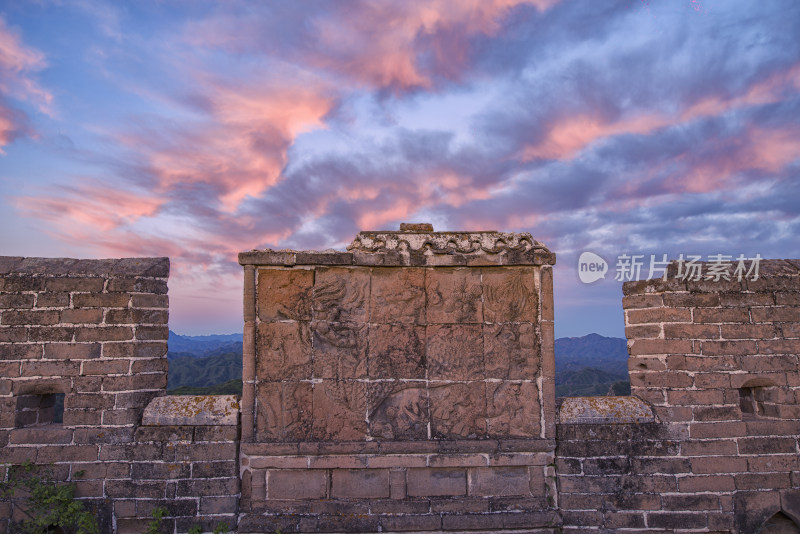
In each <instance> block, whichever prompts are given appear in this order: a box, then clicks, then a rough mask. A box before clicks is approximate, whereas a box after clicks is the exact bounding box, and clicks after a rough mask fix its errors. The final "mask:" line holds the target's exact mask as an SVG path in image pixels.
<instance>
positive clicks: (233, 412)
mask: <svg viewBox="0 0 800 534" xmlns="http://www.w3.org/2000/svg"><path fill="white" fill-rule="evenodd" d="M238 421H239V397H238V396H237V395H169V396H166V397H156V398H155V399H153V400H151V401H150V404H148V405H147V407H146V408H145V409H144V414H143V415H142V424H143V425H236V424H238Z"/></svg>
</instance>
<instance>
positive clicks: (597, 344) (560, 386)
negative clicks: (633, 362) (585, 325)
mask: <svg viewBox="0 0 800 534" xmlns="http://www.w3.org/2000/svg"><path fill="white" fill-rule="evenodd" d="M627 347H628V344H627V341H626V340H625V339H621V338H614V337H605V336H601V335H599V334H588V335H585V336H582V337H562V338H558V339H556V341H555V357H556V377H555V378H556V396H557V397H583V396H596V395H608V394H613V395H629V394H630V379H629V377H628V348H627Z"/></svg>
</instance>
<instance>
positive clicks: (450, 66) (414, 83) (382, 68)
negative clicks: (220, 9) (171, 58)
mask: <svg viewBox="0 0 800 534" xmlns="http://www.w3.org/2000/svg"><path fill="white" fill-rule="evenodd" d="M559 1H560V0H463V1H459V2H453V1H451V0H428V1H413V0H409V1H405V2H366V1H351V2H341V3H335V4H331V6H330V10H329V11H327V12H325V13H324V14H318V15H316V16H307V15H305V14H304V15H302V16H301V17H300V20H301V21H302V24H303V27H298V28H297V29H296V32H297V33H302V32H304V31H307V32H308V34H307V35H305V36H304V37H303V41H304V43H305V44H306V45H307V46H302V45H298V46H292V47H288V46H287V47H286V48H285V49H284V50H283V52H284V53H285V55H286V57H288V58H291V60H292V61H296V62H298V63H300V64H303V65H306V66H309V67H312V68H318V69H320V68H321V69H325V70H327V71H329V72H332V73H335V74H338V75H341V76H344V77H345V78H346V79H347V80H351V81H352V82H354V83H355V84H356V85H361V86H366V87H369V88H379V89H391V90H394V91H395V92H405V91H409V90H415V89H430V88H431V87H432V86H433V84H434V80H433V77H434V76H435V75H436V76H441V75H445V76H447V77H451V78H455V77H457V76H458V74H459V73H460V72H461V71H462V70H463V69H464V68H465V66H466V64H467V62H468V60H469V39H470V38H471V37H474V36H477V35H487V36H493V35H496V34H497V32H498V31H500V29H501V27H502V21H503V19H504V17H505V16H506V15H508V13H509V12H510V10H511V9H512V8H514V7H516V6H520V5H530V6H533V7H535V8H537V9H538V10H540V11H545V10H547V9H549V8H550V7H551V6H553V5H555V4H556V3H558V2H559ZM254 18H255V19H257V18H258V17H253V15H252V14H250V13H248V14H247V15H245V16H234V15H228V16H220V14H219V13H216V14H215V17H214V18H213V19H207V20H204V21H200V22H196V23H193V24H192V25H190V27H189V29H188V31H187V32H186V37H185V38H186V40H187V41H189V42H190V43H192V44H194V45H199V46H209V47H220V48H223V49H226V50H229V51H236V52H241V51H242V50H253V49H258V47H259V46H260V47H262V48H263V49H268V50H269V51H270V52H274V49H275V48H276V47H280V48H283V47H284V46H285V45H284V44H283V43H280V42H272V41H271V40H270V38H269V35H270V34H274V33H276V30H275V29H274V28H271V27H269V22H267V23H266V27H264V22H262V21H258V20H254ZM263 20H269V17H263ZM308 28H310V29H308ZM281 30H283V29H281ZM279 31H280V30H279ZM431 61H432V63H431Z"/></svg>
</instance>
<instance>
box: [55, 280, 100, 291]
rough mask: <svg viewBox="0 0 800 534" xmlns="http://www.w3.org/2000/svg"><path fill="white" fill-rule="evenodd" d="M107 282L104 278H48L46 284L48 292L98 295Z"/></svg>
mask: <svg viewBox="0 0 800 534" xmlns="http://www.w3.org/2000/svg"><path fill="white" fill-rule="evenodd" d="M104 285H105V280H103V279H102V278H48V279H47V281H46V283H45V289H46V290H47V291H62V292H67V293H69V292H73V291H80V292H82V293H96V292H99V291H102V290H103V286H104Z"/></svg>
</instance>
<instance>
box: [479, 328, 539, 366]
mask: <svg viewBox="0 0 800 534" xmlns="http://www.w3.org/2000/svg"><path fill="white" fill-rule="evenodd" d="M483 343H484V349H485V357H484V362H485V366H486V377H487V378H501V379H508V380H531V379H533V378H534V377H535V376H536V372H537V371H538V368H539V343H538V339H537V337H536V328H535V326H534V325H533V324H532V323H501V324H487V325H484V326H483Z"/></svg>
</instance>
